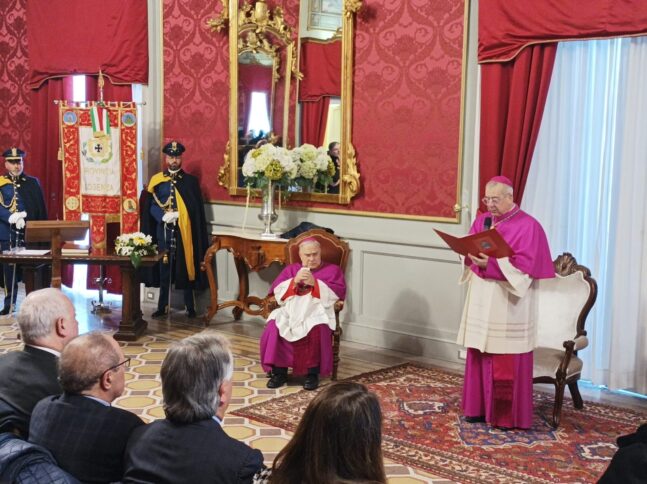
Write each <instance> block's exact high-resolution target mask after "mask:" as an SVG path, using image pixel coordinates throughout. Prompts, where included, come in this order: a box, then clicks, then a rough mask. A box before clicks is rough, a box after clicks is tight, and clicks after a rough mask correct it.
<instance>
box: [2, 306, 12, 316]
mask: <svg viewBox="0 0 647 484" xmlns="http://www.w3.org/2000/svg"><path fill="white" fill-rule="evenodd" d="M10 311H11V308H10V307H9V306H5V307H4V308H2V311H0V316H6V315H7V314H9V312H10Z"/></svg>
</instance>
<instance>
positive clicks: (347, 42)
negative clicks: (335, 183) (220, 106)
mask: <svg viewBox="0 0 647 484" xmlns="http://www.w3.org/2000/svg"><path fill="white" fill-rule="evenodd" d="M220 1H221V3H222V5H223V10H222V13H221V14H220V15H219V16H217V17H215V18H213V19H210V20H209V21H208V22H207V25H208V26H209V27H210V28H211V29H212V30H213V31H220V30H223V29H224V27H225V25H227V24H228V25H229V78H230V82H229V86H230V87H229V141H228V143H227V147H226V148H225V154H224V163H223V165H222V166H221V167H220V170H219V171H218V183H219V184H220V185H221V186H224V187H226V188H227V189H228V190H229V194H230V195H245V194H246V193H247V191H246V189H245V188H241V187H239V186H238V166H239V160H238V62H237V59H238V55H239V53H240V52H241V46H242V48H247V49H248V50H252V49H253V48H254V46H255V48H258V49H262V50H263V51H265V52H268V51H272V47H275V46H272V45H268V44H269V42H268V40H267V38H266V35H265V33H266V32H269V33H271V34H272V35H274V36H275V37H277V38H278V39H281V40H282V41H283V42H284V46H285V48H286V54H285V57H284V58H285V59H286V60H289V61H288V62H286V63H287V64H288V65H286V66H284V67H285V68H284V69H283V66H282V67H281V71H283V73H284V76H285V77H284V81H285V88H284V93H285V100H284V104H283V105H284V110H283V138H282V139H283V140H288V139H289V137H288V131H287V130H288V126H289V114H290V113H289V111H290V109H289V105H290V99H289V96H290V82H291V77H292V76H294V77H296V78H297V79H298V78H299V77H300V73H299V72H298V66H297V53H296V49H295V45H294V41H293V39H292V29H291V28H290V26H288V25H287V24H286V23H285V19H284V18H283V12H282V10H281V8H280V7H276V8H275V9H274V10H273V11H272V12H269V11H268V8H267V4H266V3H265V1H264V0H260V1H256V2H254V4H253V5H252V4H251V3H245V4H244V5H243V6H242V7H241V8H240V10H239V8H238V0H233V1H232V0H220ZM249 1H250V2H253V1H254V0H249ZM302 1H304V0H302ZM361 6H362V0H343V7H342V71H341V76H342V78H341V79H342V81H341V86H342V89H341V105H342V108H341V109H342V123H341V139H340V144H341V149H342V154H341V163H342V166H341V177H340V180H341V188H340V190H339V194H328V193H316V192H308V193H297V192H295V193H293V194H291V195H290V196H291V198H292V199H295V200H306V201H313V202H325V203H340V204H348V203H350V201H351V199H352V198H353V197H354V196H355V195H357V193H359V190H360V174H359V171H358V168H357V158H356V154H355V148H354V146H353V144H352V124H353V119H352V115H353V52H354V17H355V14H356V13H357V11H358V10H359V9H360V8H361ZM245 32H247V35H246V36H245V37H241V35H243V34H244V33H245ZM250 43H251V45H250ZM277 55H278V54H277ZM288 148H292V147H291V146H288Z"/></svg>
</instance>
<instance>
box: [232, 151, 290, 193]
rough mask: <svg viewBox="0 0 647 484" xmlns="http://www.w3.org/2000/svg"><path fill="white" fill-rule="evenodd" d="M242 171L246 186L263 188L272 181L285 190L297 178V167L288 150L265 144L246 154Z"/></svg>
mask: <svg viewBox="0 0 647 484" xmlns="http://www.w3.org/2000/svg"><path fill="white" fill-rule="evenodd" d="M242 171H243V176H244V177H245V184H246V185H247V186H250V187H252V188H264V187H266V186H267V185H268V183H269V182H270V181H272V183H275V184H276V185H279V186H280V187H281V188H282V189H287V188H288V187H290V186H291V185H292V184H293V181H294V179H295V178H296V177H297V174H298V171H299V165H298V164H297V163H296V162H295V161H294V159H293V157H292V156H291V154H290V151H289V150H287V149H285V148H283V147H281V146H274V145H272V144H270V143H266V144H264V145H263V146H260V147H259V148H254V149H253V150H250V152H249V153H247V156H245V162H244V163H243V168H242Z"/></svg>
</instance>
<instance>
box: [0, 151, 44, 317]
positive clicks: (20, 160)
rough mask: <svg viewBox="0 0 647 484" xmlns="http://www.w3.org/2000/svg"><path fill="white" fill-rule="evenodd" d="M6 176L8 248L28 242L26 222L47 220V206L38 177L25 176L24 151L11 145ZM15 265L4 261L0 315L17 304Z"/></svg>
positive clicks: (3, 223)
mask: <svg viewBox="0 0 647 484" xmlns="http://www.w3.org/2000/svg"><path fill="white" fill-rule="evenodd" d="M2 156H3V158H4V160H5V162H4V166H5V169H6V170H7V173H6V175H4V176H0V248H1V249H2V250H3V251H5V250H9V249H10V248H12V247H17V246H21V245H23V244H24V242H25V221H27V220H45V219H46V218H47V209H46V207H45V198H44V197H43V190H42V188H41V187H40V182H39V181H38V178H34V177H33V176H29V175H25V173H23V170H24V166H25V165H24V158H25V152H24V151H23V150H21V149H20V148H16V147H13V148H9V149H8V150H6V151H5V152H3V153H2ZM17 269H19V268H16V265H15V264H3V268H2V278H1V279H0V283H2V285H3V287H4V288H5V298H4V306H3V308H2V309H1V310H0V315H6V314H9V313H10V312H11V310H12V308H14V307H15V304H16V296H17V295H18V289H17V287H18V279H19V276H20V271H17Z"/></svg>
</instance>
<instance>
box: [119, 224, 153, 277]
mask: <svg viewBox="0 0 647 484" xmlns="http://www.w3.org/2000/svg"><path fill="white" fill-rule="evenodd" d="M115 252H116V253H117V255H125V256H128V257H130V262H131V263H132V264H133V267H134V268H135V269H137V268H138V267H139V264H140V263H141V261H142V257H144V256H147V255H155V254H157V245H155V244H153V239H152V238H151V236H150V235H146V234H143V233H142V232H134V233H132V234H122V235H120V236H119V237H117V239H116V240H115Z"/></svg>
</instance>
